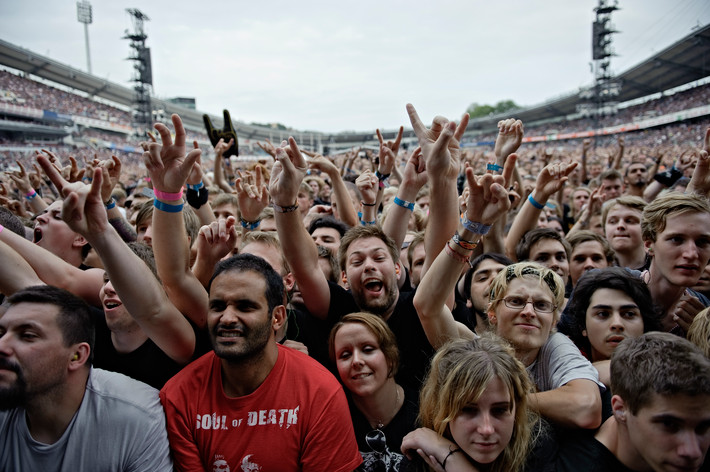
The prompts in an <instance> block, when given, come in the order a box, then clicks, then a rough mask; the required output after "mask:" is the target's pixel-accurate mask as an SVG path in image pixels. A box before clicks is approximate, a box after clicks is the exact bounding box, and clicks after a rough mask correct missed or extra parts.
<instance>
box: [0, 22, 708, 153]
mask: <svg viewBox="0 0 710 472" xmlns="http://www.w3.org/2000/svg"><path fill="white" fill-rule="evenodd" d="M0 64H3V65H6V66H8V67H12V68H13V69H17V70H21V71H24V72H28V73H30V74H32V75H35V76H38V77H41V78H43V79H47V80H50V81H52V82H56V83H59V84H62V85H65V86H67V87H71V88H74V89H77V90H81V91H83V92H86V93H88V94H90V95H95V96H98V97H101V98H103V99H106V100H110V101H112V102H116V103H119V104H122V105H126V106H131V104H132V101H133V97H134V94H135V92H134V91H133V89H131V88H129V87H124V86H122V85H118V84H115V83H112V82H109V81H108V80H105V79H102V78H99V77H96V76H94V75H91V74H88V73H86V72H82V71H80V70H78V69H74V68H72V67H69V66H67V65H65V64H62V63H60V62H57V61H54V60H52V59H50V58H47V57H45V56H42V55H39V54H36V53H34V52H32V51H29V50H27V49H23V48H21V47H18V46H15V45H13V44H11V43H8V42H6V41H3V40H0ZM708 76H710V25H706V26H703V27H701V28H698V29H696V30H695V31H693V32H692V33H690V34H689V35H688V36H686V37H685V38H683V39H681V40H679V41H678V42H676V43H675V44H672V45H671V46H669V47H668V48H666V49H665V50H663V51H661V52H659V53H657V54H655V55H654V56H652V57H650V58H648V59H646V60H645V61H643V62H641V63H640V64H638V65H636V66H634V67H632V68H631V69H629V70H627V71H625V72H623V73H622V74H620V75H619V76H618V77H617V78H618V79H619V80H620V82H621V93H620V95H619V96H618V101H619V102H626V101H629V100H633V99H637V98H641V97H644V96H647V95H651V94H654V93H658V92H663V91H665V90H668V89H671V88H674V87H677V86H680V85H683V84H687V83H689V82H693V81H695V80H699V79H702V78H705V77H708ZM153 101H154V104H155V105H156V106H158V107H161V108H162V109H163V110H165V112H166V113H167V114H171V113H179V114H180V116H181V117H182V118H183V120H184V121H185V123H186V126H188V127H191V128H194V129H202V126H203V125H202V112H200V111H196V110H191V109H189V108H185V107H181V106H179V105H176V104H174V103H170V102H167V101H164V100H160V99H155V98H154V99H153ZM583 101H584V100H582V99H580V98H579V91H575V92H572V93H569V94H566V95H563V96H561V97H558V98H553V99H550V100H548V101H546V102H544V103H541V104H538V105H534V106H530V107H526V108H522V109H518V110H514V111H508V112H506V113H505V114H501V115H495V116H489V117H485V118H477V119H474V120H471V123H470V124H469V130H490V129H494V128H495V125H496V123H497V122H498V120H500V119H502V118H506V117H508V116H511V114H513V115H514V116H515V117H516V118H519V119H521V120H523V121H524V122H535V121H540V120H545V119H551V118H556V117H561V116H566V115H571V114H574V113H575V112H576V105H577V104H578V103H581V102H583ZM212 121H213V123H214V124H215V126H217V125H218V124H219V123H222V117H218V116H212ZM236 126H237V128H238V131H239V135H240V138H246V139H258V140H263V139H265V138H270V139H277V140H280V139H281V138H283V137H285V136H288V134H292V135H295V137H296V139H298V140H299V142H304V144H306V145H308V144H309V143H308V137H310V139H311V141H313V140H314V139H315V140H316V141H320V142H322V143H323V144H326V145H327V144H329V143H330V144H337V143H346V142H348V143H365V142H372V141H374V133H373V132H372V131H365V132H362V133H353V132H348V133H340V134H330V135H325V134H322V133H318V132H311V131H296V130H287V131H279V130H274V129H271V128H264V127H258V126H252V125H248V124H246V123H238V124H236ZM299 135H300V139H299ZM384 135H385V139H391V136H393V135H394V132H393V131H390V132H387V133H384ZM412 135H413V133H412V131H411V130H407V131H406V132H405V137H412ZM310 144H312V145H316V144H317V143H315V142H311V143H310Z"/></svg>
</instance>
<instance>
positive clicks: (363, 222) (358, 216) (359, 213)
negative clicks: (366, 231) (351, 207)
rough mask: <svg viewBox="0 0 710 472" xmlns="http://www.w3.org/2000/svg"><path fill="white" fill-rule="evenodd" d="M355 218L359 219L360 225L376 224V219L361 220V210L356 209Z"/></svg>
mask: <svg viewBox="0 0 710 472" xmlns="http://www.w3.org/2000/svg"><path fill="white" fill-rule="evenodd" d="M357 218H358V219H359V220H360V224H361V225H362V226H372V225H375V224H377V220H372V221H363V220H362V212H361V211H358V212H357Z"/></svg>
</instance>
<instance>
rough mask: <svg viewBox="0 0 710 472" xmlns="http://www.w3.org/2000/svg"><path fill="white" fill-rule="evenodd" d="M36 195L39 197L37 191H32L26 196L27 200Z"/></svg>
mask: <svg viewBox="0 0 710 472" xmlns="http://www.w3.org/2000/svg"><path fill="white" fill-rule="evenodd" d="M35 195H37V192H36V191H35V189H32V190H30V191H29V192H28V193H27V194H25V197H27V198H32V197H34V196H35Z"/></svg>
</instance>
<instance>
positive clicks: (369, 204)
mask: <svg viewBox="0 0 710 472" xmlns="http://www.w3.org/2000/svg"><path fill="white" fill-rule="evenodd" d="M360 203H362V204H363V205H364V206H366V207H373V206H375V205H377V202H375V203H365V202H363V201H362V200H360Z"/></svg>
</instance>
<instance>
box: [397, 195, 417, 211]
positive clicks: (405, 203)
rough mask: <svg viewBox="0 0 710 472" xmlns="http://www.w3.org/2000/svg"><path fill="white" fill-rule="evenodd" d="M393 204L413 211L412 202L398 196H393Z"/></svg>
mask: <svg viewBox="0 0 710 472" xmlns="http://www.w3.org/2000/svg"><path fill="white" fill-rule="evenodd" d="M394 204H395V205H398V206H401V207H402V208H405V209H407V210H411V211H414V202H408V201H407V200H401V199H400V198H399V197H394Z"/></svg>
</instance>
